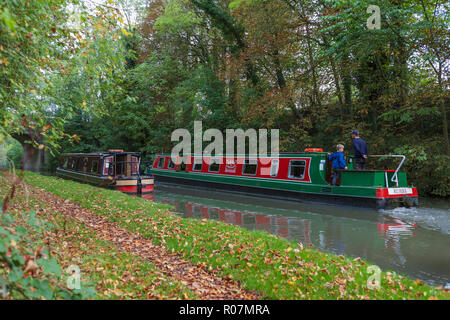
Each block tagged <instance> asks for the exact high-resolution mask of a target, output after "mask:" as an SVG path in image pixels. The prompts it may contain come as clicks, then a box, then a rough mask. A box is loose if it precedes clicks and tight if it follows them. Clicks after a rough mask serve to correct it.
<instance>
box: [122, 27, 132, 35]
mask: <svg viewBox="0 0 450 320" xmlns="http://www.w3.org/2000/svg"><path fill="white" fill-rule="evenodd" d="M120 31H122V33H123V34H124V35H126V36H131V33H129V32H128V31H127V30H125V29H124V28H120Z"/></svg>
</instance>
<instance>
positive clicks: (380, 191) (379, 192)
mask: <svg viewBox="0 0 450 320" xmlns="http://www.w3.org/2000/svg"><path fill="white" fill-rule="evenodd" d="M411 189H412V193H411V194H405V196H407V197H417V196H418V195H419V194H418V192H417V188H411ZM403 196H404V195H403V194H389V192H388V189H387V188H383V189H377V198H400V197H403Z"/></svg>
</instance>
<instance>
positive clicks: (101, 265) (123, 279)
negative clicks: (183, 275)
mask: <svg viewBox="0 0 450 320" xmlns="http://www.w3.org/2000/svg"><path fill="white" fill-rule="evenodd" d="M0 181H1V182H2V183H0V195H4V194H5V192H6V191H7V190H8V186H7V184H6V183H3V182H4V181H2V180H1V174H0ZM15 203H16V204H20V205H21V206H20V210H17V209H16V210H14V209H12V210H10V211H11V212H12V213H13V214H14V216H15V218H16V219H17V221H18V223H20V222H21V218H22V217H23V216H26V214H25V215H23V212H24V211H27V210H30V209H34V210H37V215H38V216H39V217H40V218H42V219H44V220H46V221H48V222H50V223H51V224H52V225H53V227H52V233H51V234H50V235H49V238H50V239H51V241H50V248H51V251H52V254H53V257H54V258H56V259H57V260H58V262H59V263H60V264H61V266H62V268H63V269H64V270H65V269H66V268H67V267H68V266H69V265H76V266H78V267H79V268H80V271H81V275H82V278H81V285H86V284H91V285H92V284H93V285H94V286H95V287H96V293H97V299H195V298H196V295H195V294H194V293H193V292H191V291H190V290H189V289H188V288H187V287H186V286H185V285H184V284H182V283H181V282H179V281H176V280H173V279H170V278H169V277H167V276H166V275H164V274H163V273H162V272H161V271H160V270H159V269H158V268H157V267H156V266H155V265H153V264H152V263H150V262H148V261H146V260H145V259H142V258H140V257H137V256H135V255H132V254H129V253H124V252H119V251H118V250H117V247H116V245H115V244H114V243H112V242H109V241H105V240H102V239H99V237H98V236H97V235H96V234H95V232H94V231H92V230H91V229H89V228H88V227H86V226H85V225H84V224H82V223H80V222H78V221H75V220H72V219H67V218H64V216H63V215H62V214H61V213H60V212H57V211H56V212H55V211H53V210H52V209H51V208H49V206H48V205H46V204H45V203H43V202H42V201H41V200H40V199H38V198H35V197H33V196H31V197H27V196H26V195H25V194H23V193H18V192H16V195H15V197H14V198H13V201H12V202H11V204H12V205H14V204H15ZM49 238H47V237H44V238H39V237H36V238H35V239H33V240H34V243H35V245H36V247H39V246H41V245H45V246H47V245H48V244H47V243H46V242H47V240H48V239H49ZM68 276H69V274H65V275H64V276H63V278H62V279H61V281H66V280H67V277H68Z"/></svg>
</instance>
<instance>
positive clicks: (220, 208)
mask: <svg viewBox="0 0 450 320" xmlns="http://www.w3.org/2000/svg"><path fill="white" fill-rule="evenodd" d="M144 197H145V198H147V199H150V200H152V199H153V200H154V201H159V202H164V203H169V204H171V205H173V206H174V207H175V209H174V211H175V212H176V213H177V214H179V215H180V216H181V217H183V218H194V219H212V220H220V221H222V222H225V223H229V224H234V225H239V226H241V227H243V228H246V229H249V230H264V231H267V232H269V233H272V234H275V235H278V236H281V237H284V238H286V239H288V240H290V241H293V242H301V243H303V244H304V245H307V246H309V245H313V246H314V248H318V249H319V250H322V251H325V252H330V253H334V254H338V255H339V254H343V255H348V256H351V257H355V258H356V257H362V258H364V259H367V260H368V261H371V262H373V263H376V264H377V265H378V266H380V267H381V268H382V269H383V270H386V269H390V270H393V271H396V272H399V273H402V274H406V275H407V276H409V277H411V278H413V279H420V280H422V281H424V282H426V283H428V284H430V285H435V286H445V285H446V284H447V283H450V251H449V250H448V243H450V211H449V209H448V207H447V206H446V205H447V203H446V202H444V201H441V202H440V203H438V204H436V202H435V201H434V199H432V200H433V202H430V201H427V200H428V199H424V200H423V201H421V202H423V205H421V206H420V207H419V208H397V209H394V210H385V211H378V212H377V211H374V210H366V209H362V208H355V207H349V206H336V205H317V204H312V203H308V202H305V203H301V204H299V203H292V202H286V201H275V200H270V199H264V198H257V197H248V196H247V197H246V196H235V195H230V194H224V193H215V192H211V191H209V192H201V191H199V190H194V189H188V188H183V187H161V186H160V187H159V188H157V190H156V191H155V192H154V193H153V194H151V195H148V196H144ZM433 205H434V207H433Z"/></svg>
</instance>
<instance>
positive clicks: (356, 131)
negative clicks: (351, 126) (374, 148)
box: [351, 129, 359, 139]
mask: <svg viewBox="0 0 450 320" xmlns="http://www.w3.org/2000/svg"><path fill="white" fill-rule="evenodd" d="M351 135H352V139H356V138H359V131H358V130H356V129H355V130H353V131H352V133H351Z"/></svg>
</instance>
